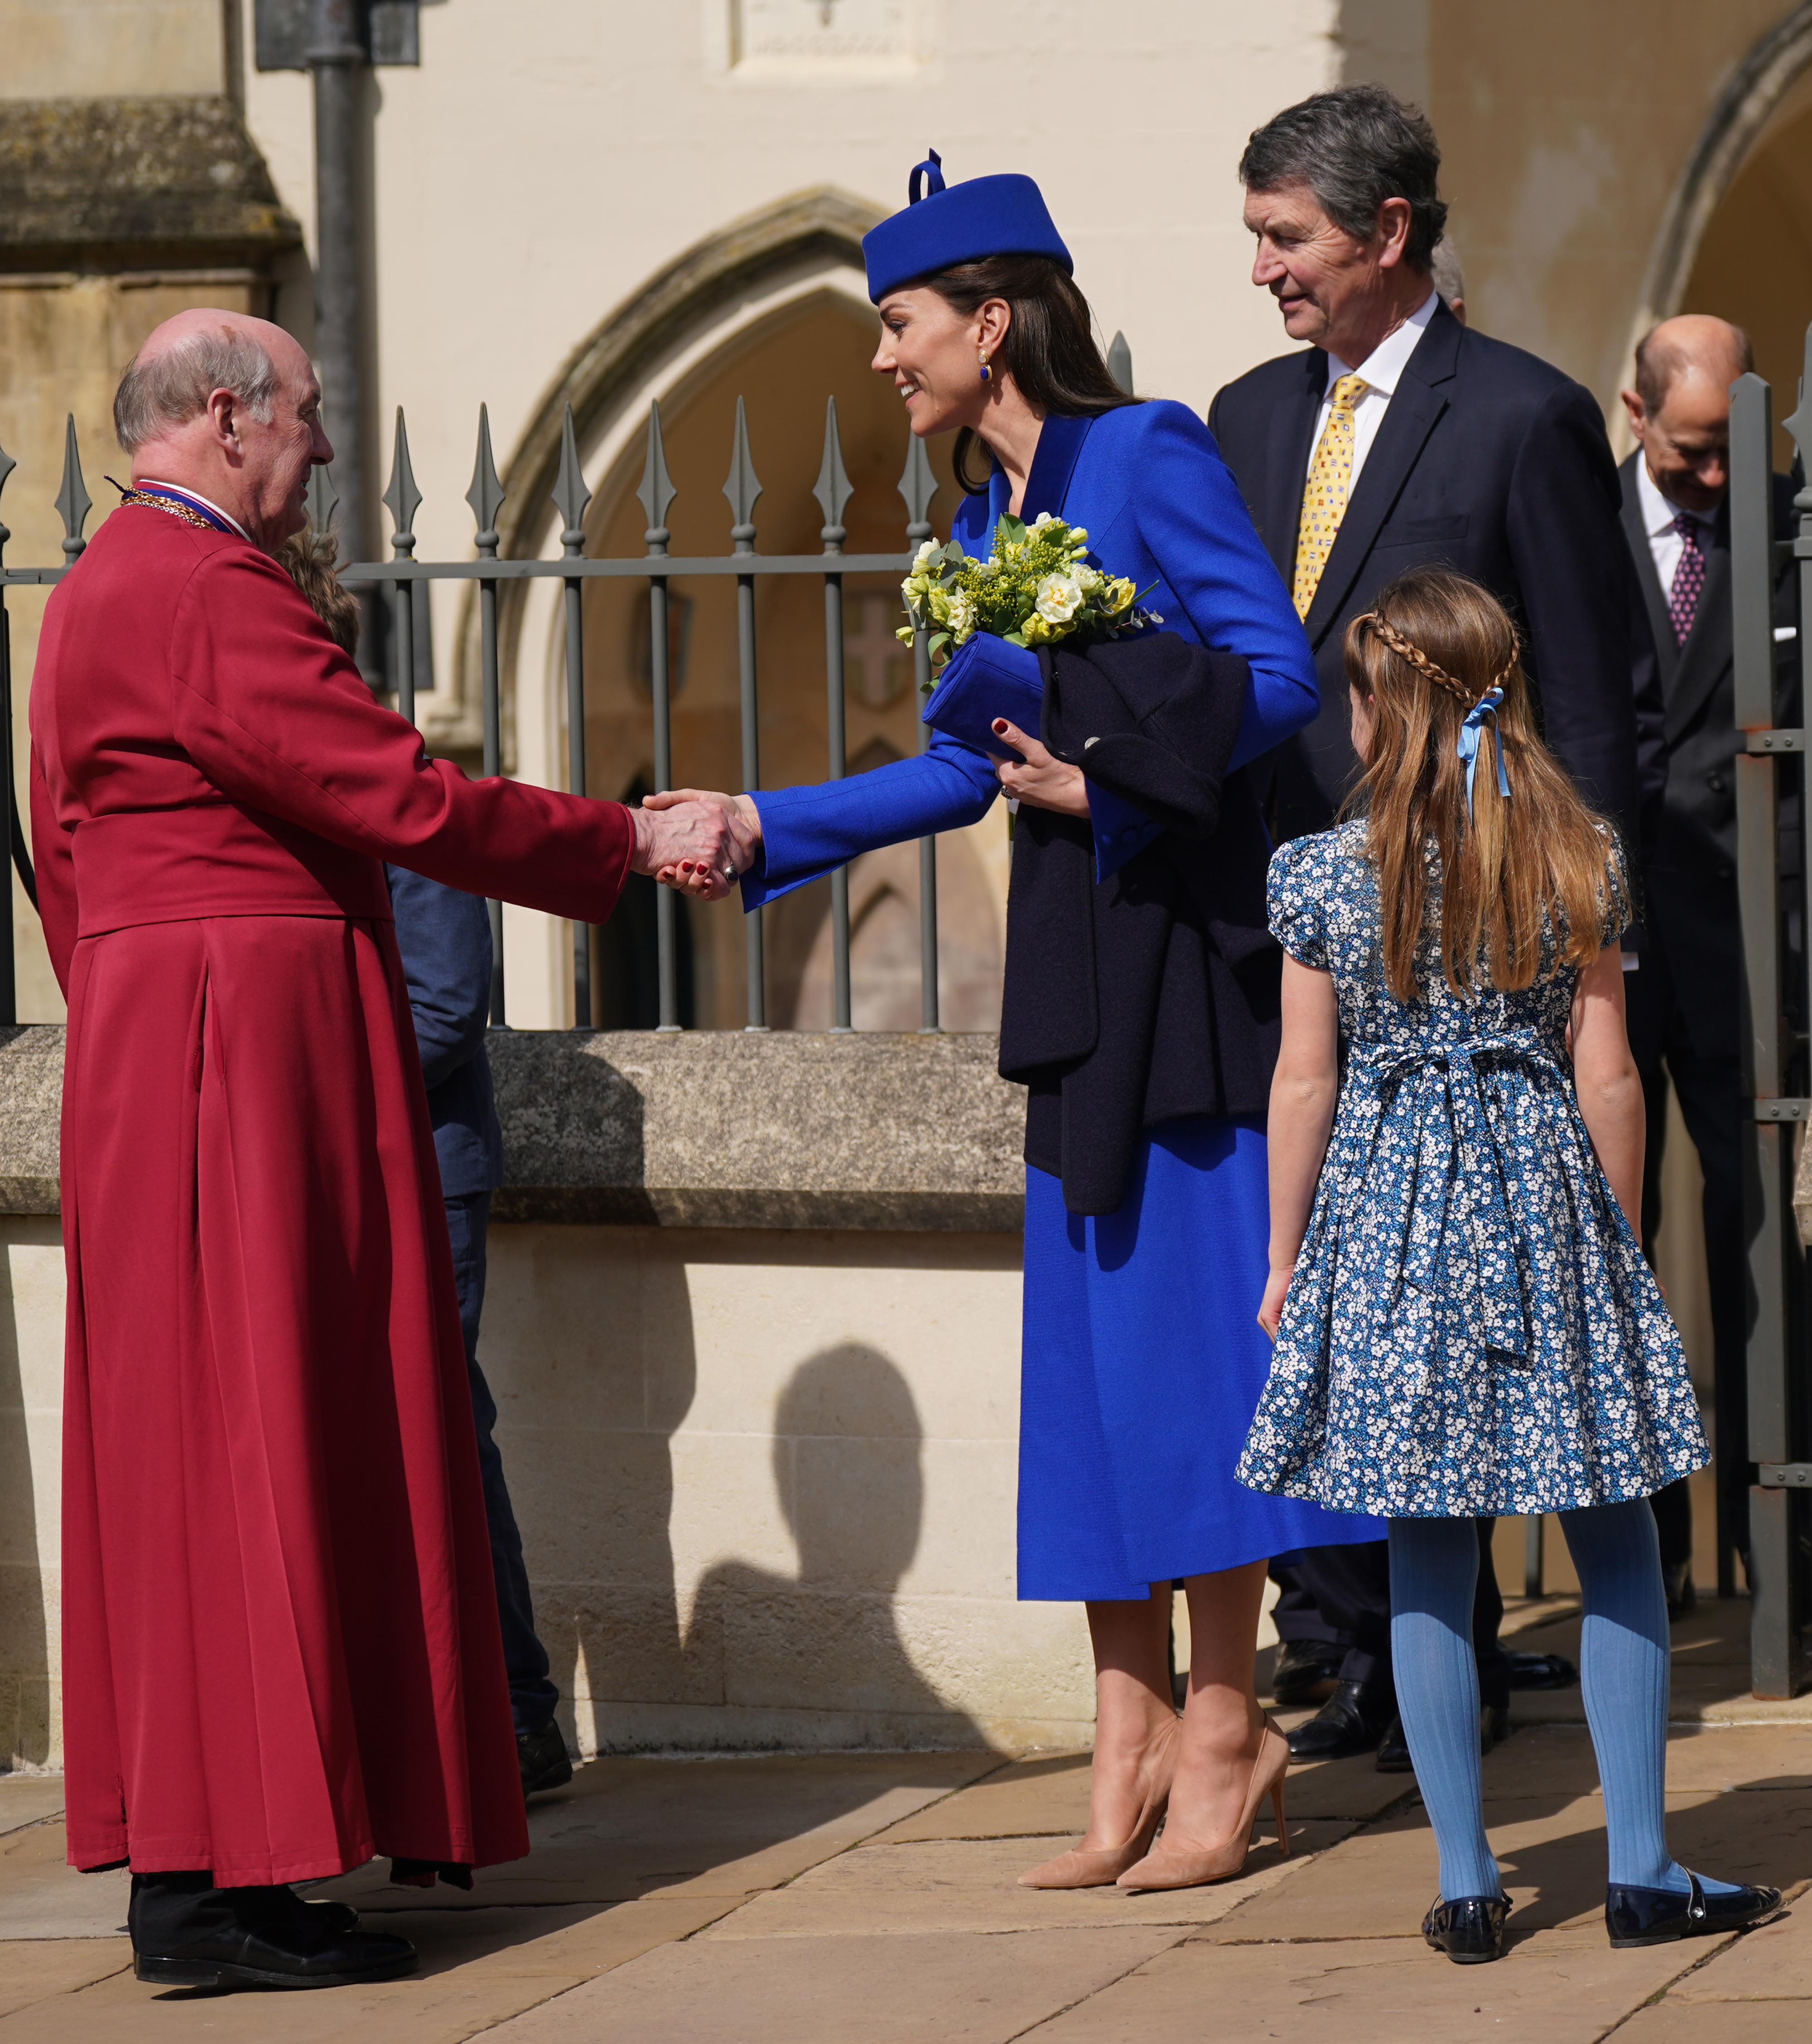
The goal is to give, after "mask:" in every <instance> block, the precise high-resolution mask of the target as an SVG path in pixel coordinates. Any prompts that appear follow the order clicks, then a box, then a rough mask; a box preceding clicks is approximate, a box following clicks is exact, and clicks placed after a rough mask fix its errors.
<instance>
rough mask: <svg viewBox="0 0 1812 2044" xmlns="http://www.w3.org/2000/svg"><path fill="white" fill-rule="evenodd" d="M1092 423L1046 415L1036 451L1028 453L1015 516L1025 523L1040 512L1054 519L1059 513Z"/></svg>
mask: <svg viewBox="0 0 1812 2044" xmlns="http://www.w3.org/2000/svg"><path fill="white" fill-rule="evenodd" d="M1094 423H1095V421H1093V420H1092V418H1073V417H1068V416H1066V415H1065V414H1064V413H1058V412H1052V413H1049V414H1047V416H1046V419H1045V422H1044V424H1043V425H1042V426H1041V427H1040V428H1038V451H1037V453H1035V455H1033V456H1032V472H1031V474H1030V475H1028V476H1027V478H1026V498H1025V501H1024V503H1023V504H1022V505H1020V507H1019V516H1020V517H1021V518H1022V519H1023V520H1024V521H1025V522H1026V524H1028V525H1029V524H1031V522H1032V521H1033V520H1034V519H1035V517H1037V516H1038V513H1040V512H1041V511H1048V512H1050V514H1051V516H1052V517H1058V516H1060V515H1061V513H1062V510H1063V500H1064V498H1065V497H1066V496H1067V495H1068V494H1069V478H1070V476H1071V474H1073V472H1074V470H1075V467H1076V457H1077V455H1079V454H1081V451H1082V443H1083V442H1084V441H1085V440H1087V439H1088V428H1090V427H1091V426H1092V425H1094Z"/></svg>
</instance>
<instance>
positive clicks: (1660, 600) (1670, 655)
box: [1622, 453, 1680, 701]
mask: <svg viewBox="0 0 1812 2044" xmlns="http://www.w3.org/2000/svg"><path fill="white" fill-rule="evenodd" d="M1641 459H1642V457H1641V455H1640V454H1639V453H1638V454H1633V455H1631V456H1630V459H1628V460H1627V461H1626V463H1624V464H1623V471H1622V484H1623V511H1622V518H1623V536H1624V538H1625V539H1626V540H1627V541H1628V542H1629V545H1630V559H1631V560H1632V561H1633V563H1635V568H1636V580H1637V583H1638V584H1639V585H1640V586H1641V591H1642V608H1643V609H1644V610H1645V611H1646V612H1647V613H1648V618H1649V636H1650V637H1651V638H1652V639H1653V640H1654V642H1655V661H1656V664H1657V666H1658V667H1660V674H1661V694H1662V697H1663V700H1664V701H1671V699H1672V695H1673V690H1674V674H1675V670H1676V669H1677V668H1678V667H1679V666H1680V645H1679V642H1678V641H1677V640H1676V639H1675V637H1674V621H1673V619H1672V617H1669V615H1668V596H1667V591H1666V590H1664V589H1663V588H1662V587H1661V578H1660V576H1659V575H1658V574H1656V572H1655V555H1654V550H1653V548H1651V547H1650V546H1649V528H1648V527H1647V526H1646V525H1645V524H1644V523H1643V520H1642V498H1641V491H1640V490H1639V489H1638V488H1637V482H1636V464H1637V462H1639V461H1640V460H1641Z"/></svg>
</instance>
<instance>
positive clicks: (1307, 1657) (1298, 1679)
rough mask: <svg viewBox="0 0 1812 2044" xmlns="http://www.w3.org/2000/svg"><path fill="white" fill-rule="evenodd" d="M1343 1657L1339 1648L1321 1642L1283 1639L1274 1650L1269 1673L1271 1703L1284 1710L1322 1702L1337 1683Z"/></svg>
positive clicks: (1316, 1640) (1317, 1640)
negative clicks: (1274, 1657) (1274, 1666)
mask: <svg viewBox="0 0 1812 2044" xmlns="http://www.w3.org/2000/svg"><path fill="white" fill-rule="evenodd" d="M1345 1658H1346V1656H1345V1654H1344V1653H1343V1652H1342V1650H1341V1649H1340V1648H1339V1647H1338V1646H1330V1645H1329V1644H1328V1643H1327V1642H1326V1641H1324V1640H1320V1639H1286V1640H1285V1641H1284V1642H1283V1644H1282V1645H1281V1646H1280V1647H1279V1648H1278V1649H1277V1665H1276V1668H1275V1669H1273V1671H1272V1675H1271V1696H1272V1700H1273V1702H1274V1703H1276V1704H1278V1705H1279V1706H1280V1707H1281V1708H1283V1709H1284V1710H1296V1709H1297V1708H1299V1706H1300V1705H1302V1704H1319V1703H1321V1702H1323V1701H1324V1700H1326V1697H1327V1696H1329V1695H1330V1693H1331V1692H1332V1691H1333V1689H1334V1684H1335V1683H1336V1682H1338V1681H1339V1680H1340V1664H1341V1662H1342V1661H1343V1660H1344V1659H1345Z"/></svg>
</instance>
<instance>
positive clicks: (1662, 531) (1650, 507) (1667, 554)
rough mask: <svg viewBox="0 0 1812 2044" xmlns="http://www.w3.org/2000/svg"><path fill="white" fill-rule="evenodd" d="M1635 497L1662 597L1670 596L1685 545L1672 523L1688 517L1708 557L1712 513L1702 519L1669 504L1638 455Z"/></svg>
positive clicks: (1714, 531)
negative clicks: (1695, 527) (1697, 530)
mask: <svg viewBox="0 0 1812 2044" xmlns="http://www.w3.org/2000/svg"><path fill="white" fill-rule="evenodd" d="M1636 498H1637V502H1638V503H1640V504H1641V507H1642V530H1643V531H1644V532H1646V533H1647V534H1648V536H1649V555H1650V557H1651V558H1652V559H1653V561H1654V563H1655V574H1656V575H1657V578H1659V580H1660V585H1661V594H1662V595H1663V596H1664V597H1671V596H1672V594H1673V588H1674V573H1675V571H1676V569H1677V568H1678V567H1679V566H1680V555H1681V553H1682V552H1683V551H1684V548H1685V545H1686V542H1685V541H1684V540H1683V539H1681V537H1680V533H1679V531H1678V530H1677V528H1676V526H1675V524H1674V521H1675V519H1676V518H1678V517H1682V516H1683V517H1688V518H1690V519H1691V521H1692V522H1693V523H1694V524H1695V525H1696V526H1697V527H1698V528H1699V551H1700V552H1701V553H1702V554H1705V555H1710V551H1711V542H1712V540H1714V538H1715V537H1716V536H1717V532H1718V520H1717V517H1716V514H1715V513H1714V514H1713V515H1712V516H1710V517H1706V514H1705V513H1703V511H1687V512H1685V513H1682V511H1681V509H1680V506H1679V505H1677V504H1674V503H1670V502H1669V501H1668V499H1667V498H1665V497H1664V496H1663V495H1662V494H1661V493H1660V490H1659V489H1658V488H1657V486H1656V483H1655V478H1653V476H1652V475H1651V474H1649V463H1648V460H1647V459H1646V457H1645V456H1638V458H1637V463H1636Z"/></svg>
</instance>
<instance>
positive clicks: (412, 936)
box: [385, 866, 573, 1796]
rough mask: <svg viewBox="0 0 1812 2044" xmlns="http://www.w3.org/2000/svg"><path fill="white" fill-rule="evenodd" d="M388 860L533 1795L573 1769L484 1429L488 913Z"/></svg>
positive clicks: (493, 1163) (491, 1138)
mask: <svg viewBox="0 0 1812 2044" xmlns="http://www.w3.org/2000/svg"><path fill="white" fill-rule="evenodd" d="M385 872H386V875H387V877H388V878H389V881H390V907H391V909H392V911H393V913H394V915H395V916H396V931H397V950H398V951H400V952H401V955H402V961H403V976H404V978H405V981H406V982H407V984H408V987H409V1012H410V1014H411V1015H412V1016H413V1017H414V1019H415V1039H416V1043H417V1047H418V1048H419V1049H420V1052H421V1074H422V1077H423V1078H424V1080H425V1081H426V1082H427V1084H428V1117H429V1119H430V1120H432V1123H433V1124H434V1148H435V1153H436V1157H437V1158H438V1159H439V1161H440V1189H441V1194H442V1197H443V1200H444V1201H445V1202H446V1207H447V1232H448V1234H449V1235H450V1236H451V1239H452V1244H453V1277H454V1281H455V1285H457V1287H458V1289H459V1326H460V1330H461V1331H462V1332H463V1334H464V1335H465V1338H466V1374H467V1377H468V1379H469V1381H470V1385H471V1391H472V1417H473V1419H474V1421H475V1422H476V1423H477V1426H478V1470H479V1473H480V1475H481V1476H482V1478H483V1480H484V1486H485V1519H486V1523H487V1525H488V1527H489V1531H490V1536H491V1569H492V1573H493V1576H494V1577H495V1578H496V1581H497V1617H498V1619H499V1620H500V1621H501V1625H502V1627H503V1658H504V1668H505V1672H506V1673H507V1674H508V1675H509V1701H510V1708H511V1711H512V1712H513V1714H514V1716H515V1719H516V1758H517V1760H518V1762H520V1766H521V1769H522V1788H523V1792H524V1795H529V1796H532V1795H535V1794H536V1793H537V1792H539V1791H540V1790H543V1789H545V1788H559V1786H560V1785H561V1784H562V1782H566V1781H571V1780H572V1778H573V1763H572V1762H571V1760H570V1758H569V1757H568V1755H567V1752H566V1742H565V1741H564V1740H563V1739H562V1737H561V1735H560V1728H559V1726H558V1725H557V1724H556V1723H555V1721H554V1708H555V1704H558V1703H559V1700H560V1692H559V1690H558V1689H555V1686H554V1685H553V1683H552V1682H551V1681H550V1680H549V1677H548V1664H547V1649H546V1648H545V1647H544V1646H543V1645H542V1644H541V1642H540V1639H539V1637H538V1636H537V1635H536V1630H535V1611H534V1607H533V1605H532V1603H531V1601H530V1598H529V1591H528V1569H527V1568H526V1567H525V1566H524V1562H523V1558H522V1535H520V1533H519V1532H518V1531H517V1530H516V1514H515V1512H514V1511H513V1508H512V1507H511V1504H510V1501H509V1486H508V1485H506V1484H505V1481H504V1474H503V1458H502V1456H501V1454H499V1453H498V1450H497V1443H496V1442H495V1441H494V1440H493V1439H492V1430H493V1428H494V1427H496V1425H497V1404H496V1401H495V1400H493V1398H492V1397H491V1393H490V1387H489V1385H487V1384H486V1381H485V1374H484V1372H483V1370H481V1369H480V1368H479V1367H478V1321H479V1317H480V1316H481V1315H482V1312H483V1311H484V1305H485V1240H486V1230H487V1228H488V1225H489V1219H490V1205H491V1194H492V1193H494V1192H495V1191H496V1190H497V1187H498V1186H499V1185H501V1184H502V1183H503V1131H502V1130H501V1128H499V1127H498V1125H497V1103H496V1100H495V1097H494V1096H493V1093H492V1089H491V1066H490V1060H489V1058H487V1057H486V1055H485V1030H486V1025H487V1024H488V1022H489V1018H490V1005H491V924H490V916H489V913H487V912H486V908H485V905H484V903H483V902H482V901H478V900H476V899H474V897H473V896H471V895H470V894H462V893H459V891H458V890H457V889H454V888H451V887H443V886H441V884H440V882H439V881H437V880H429V879H427V878H424V876H423V875H422V874H419V873H410V872H408V871H406V870H405V869H404V868H403V867H401V866H386V868H385Z"/></svg>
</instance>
